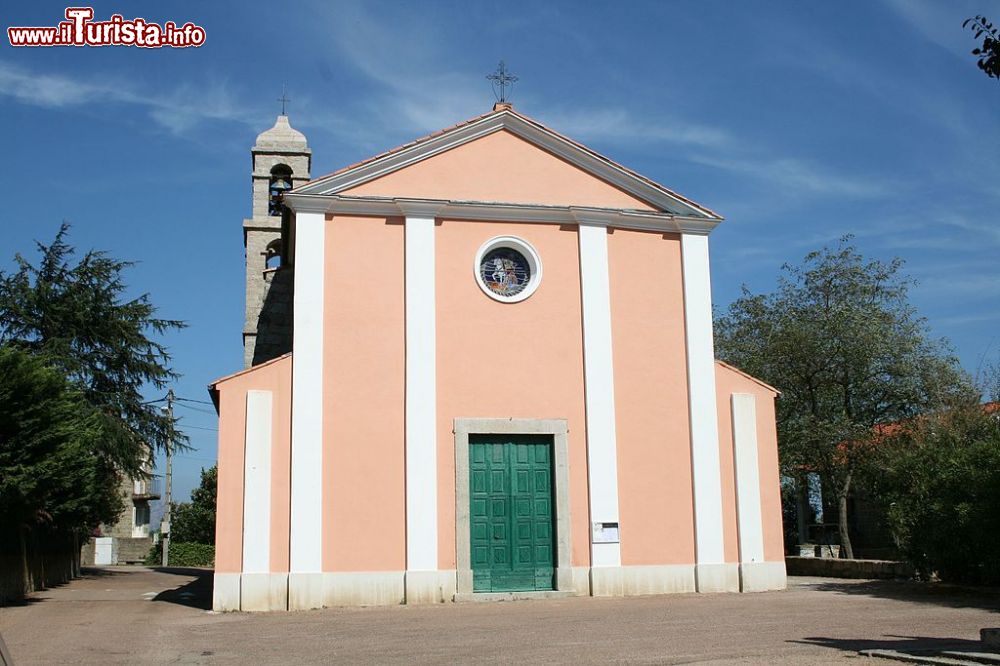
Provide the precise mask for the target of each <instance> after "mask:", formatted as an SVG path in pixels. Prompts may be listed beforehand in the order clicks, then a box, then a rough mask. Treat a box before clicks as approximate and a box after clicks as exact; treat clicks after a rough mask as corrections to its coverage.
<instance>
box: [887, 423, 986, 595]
mask: <svg viewBox="0 0 1000 666" xmlns="http://www.w3.org/2000/svg"><path fill="white" fill-rule="evenodd" d="M878 448H879V459H878V461H877V463H876V465H875V466H874V468H873V469H872V470H871V472H872V473H871V475H870V478H871V484H872V486H873V489H874V492H875V494H876V495H877V496H878V497H879V499H880V500H881V501H882V503H883V505H884V506H886V507H887V515H888V520H889V524H890V528H891V529H892V532H893V536H894V537H895V539H896V541H897V544H898V545H899V548H900V551H901V552H902V554H903V556H904V557H905V558H906V559H907V560H908V561H910V562H911V563H912V564H913V565H914V567H915V568H916V570H917V572H918V574H920V575H921V576H922V577H924V578H930V577H932V576H934V575H936V576H937V577H938V578H940V579H941V580H946V581H954V582H960V583H970V584H977V585H997V584H1000V512H998V511H997V507H998V506H1000V420H998V419H997V415H996V414H988V413H986V411H985V410H984V409H983V407H982V406H979V405H977V406H974V407H969V408H963V409H958V410H953V411H950V412H947V413H942V414H938V415H935V416H932V417H928V418H924V419H920V420H919V422H917V423H915V424H913V425H912V426H911V427H909V428H907V429H906V430H905V431H904V432H903V433H901V434H900V435H899V436H897V437H894V438H893V439H892V440H890V441H888V442H885V444H884V445H881V446H879V447H878Z"/></svg>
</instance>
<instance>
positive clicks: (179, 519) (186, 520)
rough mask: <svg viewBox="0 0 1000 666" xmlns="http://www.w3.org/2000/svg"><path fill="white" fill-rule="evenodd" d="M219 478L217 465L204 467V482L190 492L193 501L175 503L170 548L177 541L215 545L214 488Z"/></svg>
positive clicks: (202, 473) (171, 523) (172, 512)
mask: <svg viewBox="0 0 1000 666" xmlns="http://www.w3.org/2000/svg"><path fill="white" fill-rule="evenodd" d="M218 477H219V467H218V465H213V466H212V467H210V468H209V469H203V470H201V484H199V486H198V487H197V488H195V489H194V490H193V491H191V501H190V502H178V503H174V504H173V505H172V508H171V510H170V540H171V547H173V544H174V543H204V544H209V545H215V489H216V483H217V481H218Z"/></svg>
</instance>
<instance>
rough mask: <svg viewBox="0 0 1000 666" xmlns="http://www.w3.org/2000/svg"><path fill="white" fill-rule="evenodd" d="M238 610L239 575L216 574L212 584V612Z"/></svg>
mask: <svg viewBox="0 0 1000 666" xmlns="http://www.w3.org/2000/svg"><path fill="white" fill-rule="evenodd" d="M239 609H240V574H238V573H217V574H215V577H214V583H213V584H212V610H214V611H216V612H219V613H221V612H224V611H238V610H239Z"/></svg>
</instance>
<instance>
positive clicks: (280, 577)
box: [240, 573, 288, 611]
mask: <svg viewBox="0 0 1000 666" xmlns="http://www.w3.org/2000/svg"><path fill="white" fill-rule="evenodd" d="M287 609H288V574H286V573H245V574H243V575H242V576H241V578H240V610H242V611H275V610H287Z"/></svg>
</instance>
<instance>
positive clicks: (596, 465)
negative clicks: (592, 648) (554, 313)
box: [579, 221, 621, 567]
mask: <svg viewBox="0 0 1000 666" xmlns="http://www.w3.org/2000/svg"><path fill="white" fill-rule="evenodd" d="M579 237H580V288H581V290H582V302H583V362H584V382H585V383H584V390H585V392H586V407H587V471H588V475H589V480H590V520H591V522H593V523H616V524H617V523H618V522H619V518H618V450H617V443H616V435H615V387H614V370H613V364H612V340H611V286H610V280H609V277H608V230H607V228H605V227H604V226H603V225H594V224H587V223H586V222H585V221H581V222H580V232H579ZM591 541H592V542H593V541H594V537H593V534H592V536H591ZM591 566H593V567H618V566H621V543H591Z"/></svg>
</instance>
